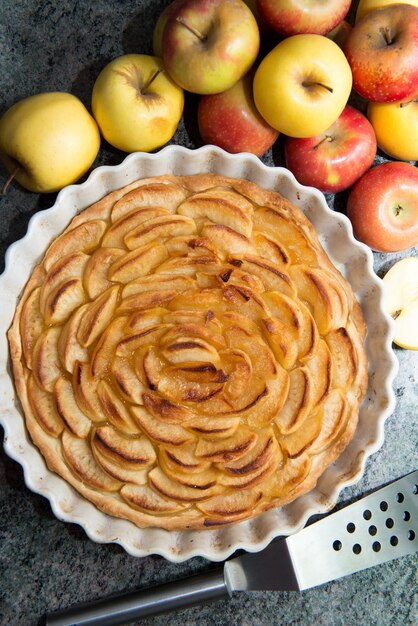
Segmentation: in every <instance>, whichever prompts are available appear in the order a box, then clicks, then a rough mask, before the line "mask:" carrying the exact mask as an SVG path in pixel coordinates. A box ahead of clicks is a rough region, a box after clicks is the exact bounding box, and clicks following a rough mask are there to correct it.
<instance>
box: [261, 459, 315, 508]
mask: <svg viewBox="0 0 418 626" xmlns="http://www.w3.org/2000/svg"><path fill="white" fill-rule="evenodd" d="M311 463H312V461H311V457H310V456H309V455H308V454H307V453H306V452H302V454H300V455H299V456H297V457H295V458H294V459H292V458H287V459H286V460H285V462H284V465H283V467H282V468H281V471H280V472H274V473H273V474H271V476H269V478H267V480H266V481H265V483H264V484H263V492H264V494H265V496H266V497H268V498H283V497H285V498H286V500H290V499H291V494H292V492H294V491H295V489H297V487H298V486H299V485H300V484H301V483H302V482H303V481H304V480H305V478H306V477H307V476H308V474H309V470H310V468H311Z"/></svg>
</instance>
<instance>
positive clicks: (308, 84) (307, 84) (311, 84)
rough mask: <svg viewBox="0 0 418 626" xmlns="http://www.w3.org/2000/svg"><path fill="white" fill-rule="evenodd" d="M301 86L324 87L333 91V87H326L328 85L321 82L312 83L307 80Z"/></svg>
mask: <svg viewBox="0 0 418 626" xmlns="http://www.w3.org/2000/svg"><path fill="white" fill-rule="evenodd" d="M302 87H323V88H324V89H327V90H328V91H329V92H330V93H332V92H333V91H334V90H333V88H332V87H328V85H324V84H323V83H313V82H310V81H307V80H306V81H305V82H303V83H302Z"/></svg>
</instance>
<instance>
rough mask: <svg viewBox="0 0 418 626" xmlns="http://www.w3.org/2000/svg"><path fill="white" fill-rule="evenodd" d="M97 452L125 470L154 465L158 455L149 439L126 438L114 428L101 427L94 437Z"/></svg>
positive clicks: (94, 446)
mask: <svg viewBox="0 0 418 626" xmlns="http://www.w3.org/2000/svg"><path fill="white" fill-rule="evenodd" d="M92 446H93V448H94V449H95V450H99V451H100V453H101V454H102V455H103V456H105V457H107V458H109V459H111V460H112V461H114V462H115V463H116V464H117V465H119V466H120V467H123V468H125V469H135V470H140V469H144V468H146V467H151V466H152V465H154V463H155V461H156V458H157V455H156V453H155V450H154V447H153V445H152V443H151V442H150V440H149V439H148V437H146V436H141V437H139V438H138V437H125V436H124V435H122V434H121V433H120V432H118V431H117V430H116V429H115V428H114V427H113V426H100V427H99V428H96V431H95V433H94V435H93V437H92Z"/></svg>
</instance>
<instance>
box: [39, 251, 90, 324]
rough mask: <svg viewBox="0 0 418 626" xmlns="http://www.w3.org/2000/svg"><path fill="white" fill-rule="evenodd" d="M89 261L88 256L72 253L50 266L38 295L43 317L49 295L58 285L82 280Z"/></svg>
mask: <svg viewBox="0 0 418 626" xmlns="http://www.w3.org/2000/svg"><path fill="white" fill-rule="evenodd" d="M89 259H90V257H89V255H88V254H85V253H84V252H73V253H72V254H68V255H67V256H64V257H61V258H59V259H58V260H57V261H56V262H55V263H54V264H53V265H52V266H51V268H50V270H49V271H48V273H47V275H46V277H45V280H44V282H43V284H42V288H41V294H40V308H41V310H42V311H43V313H44V315H45V312H46V310H47V301H48V299H49V298H50V294H51V293H52V292H54V291H55V290H56V288H57V287H58V286H59V285H63V284H65V282H66V281H68V280H69V279H73V278H78V279H82V278H83V275H84V271H85V268H86V265H87V263H88V261H89Z"/></svg>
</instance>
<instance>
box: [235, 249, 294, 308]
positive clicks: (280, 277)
mask: <svg viewBox="0 0 418 626" xmlns="http://www.w3.org/2000/svg"><path fill="white" fill-rule="evenodd" d="M236 260H238V261H240V262H241V264H240V268H241V270H243V271H244V272H248V273H249V274H254V275H255V276H258V278H260V280H261V281H262V283H263V285H264V290H265V291H278V292H279V293H283V294H285V295H287V296H289V297H291V298H294V297H295V295H296V289H295V286H294V285H293V283H292V281H291V279H290V277H289V275H288V274H287V272H286V271H285V270H284V269H283V267H280V266H278V265H276V264H275V263H273V262H272V261H268V260H267V259H265V258H263V257H259V256H255V255H249V254H244V255H242V256H239V255H237V256H235V257H234V258H230V259H228V261H229V262H230V263H232V264H234V262H235V261H236Z"/></svg>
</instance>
